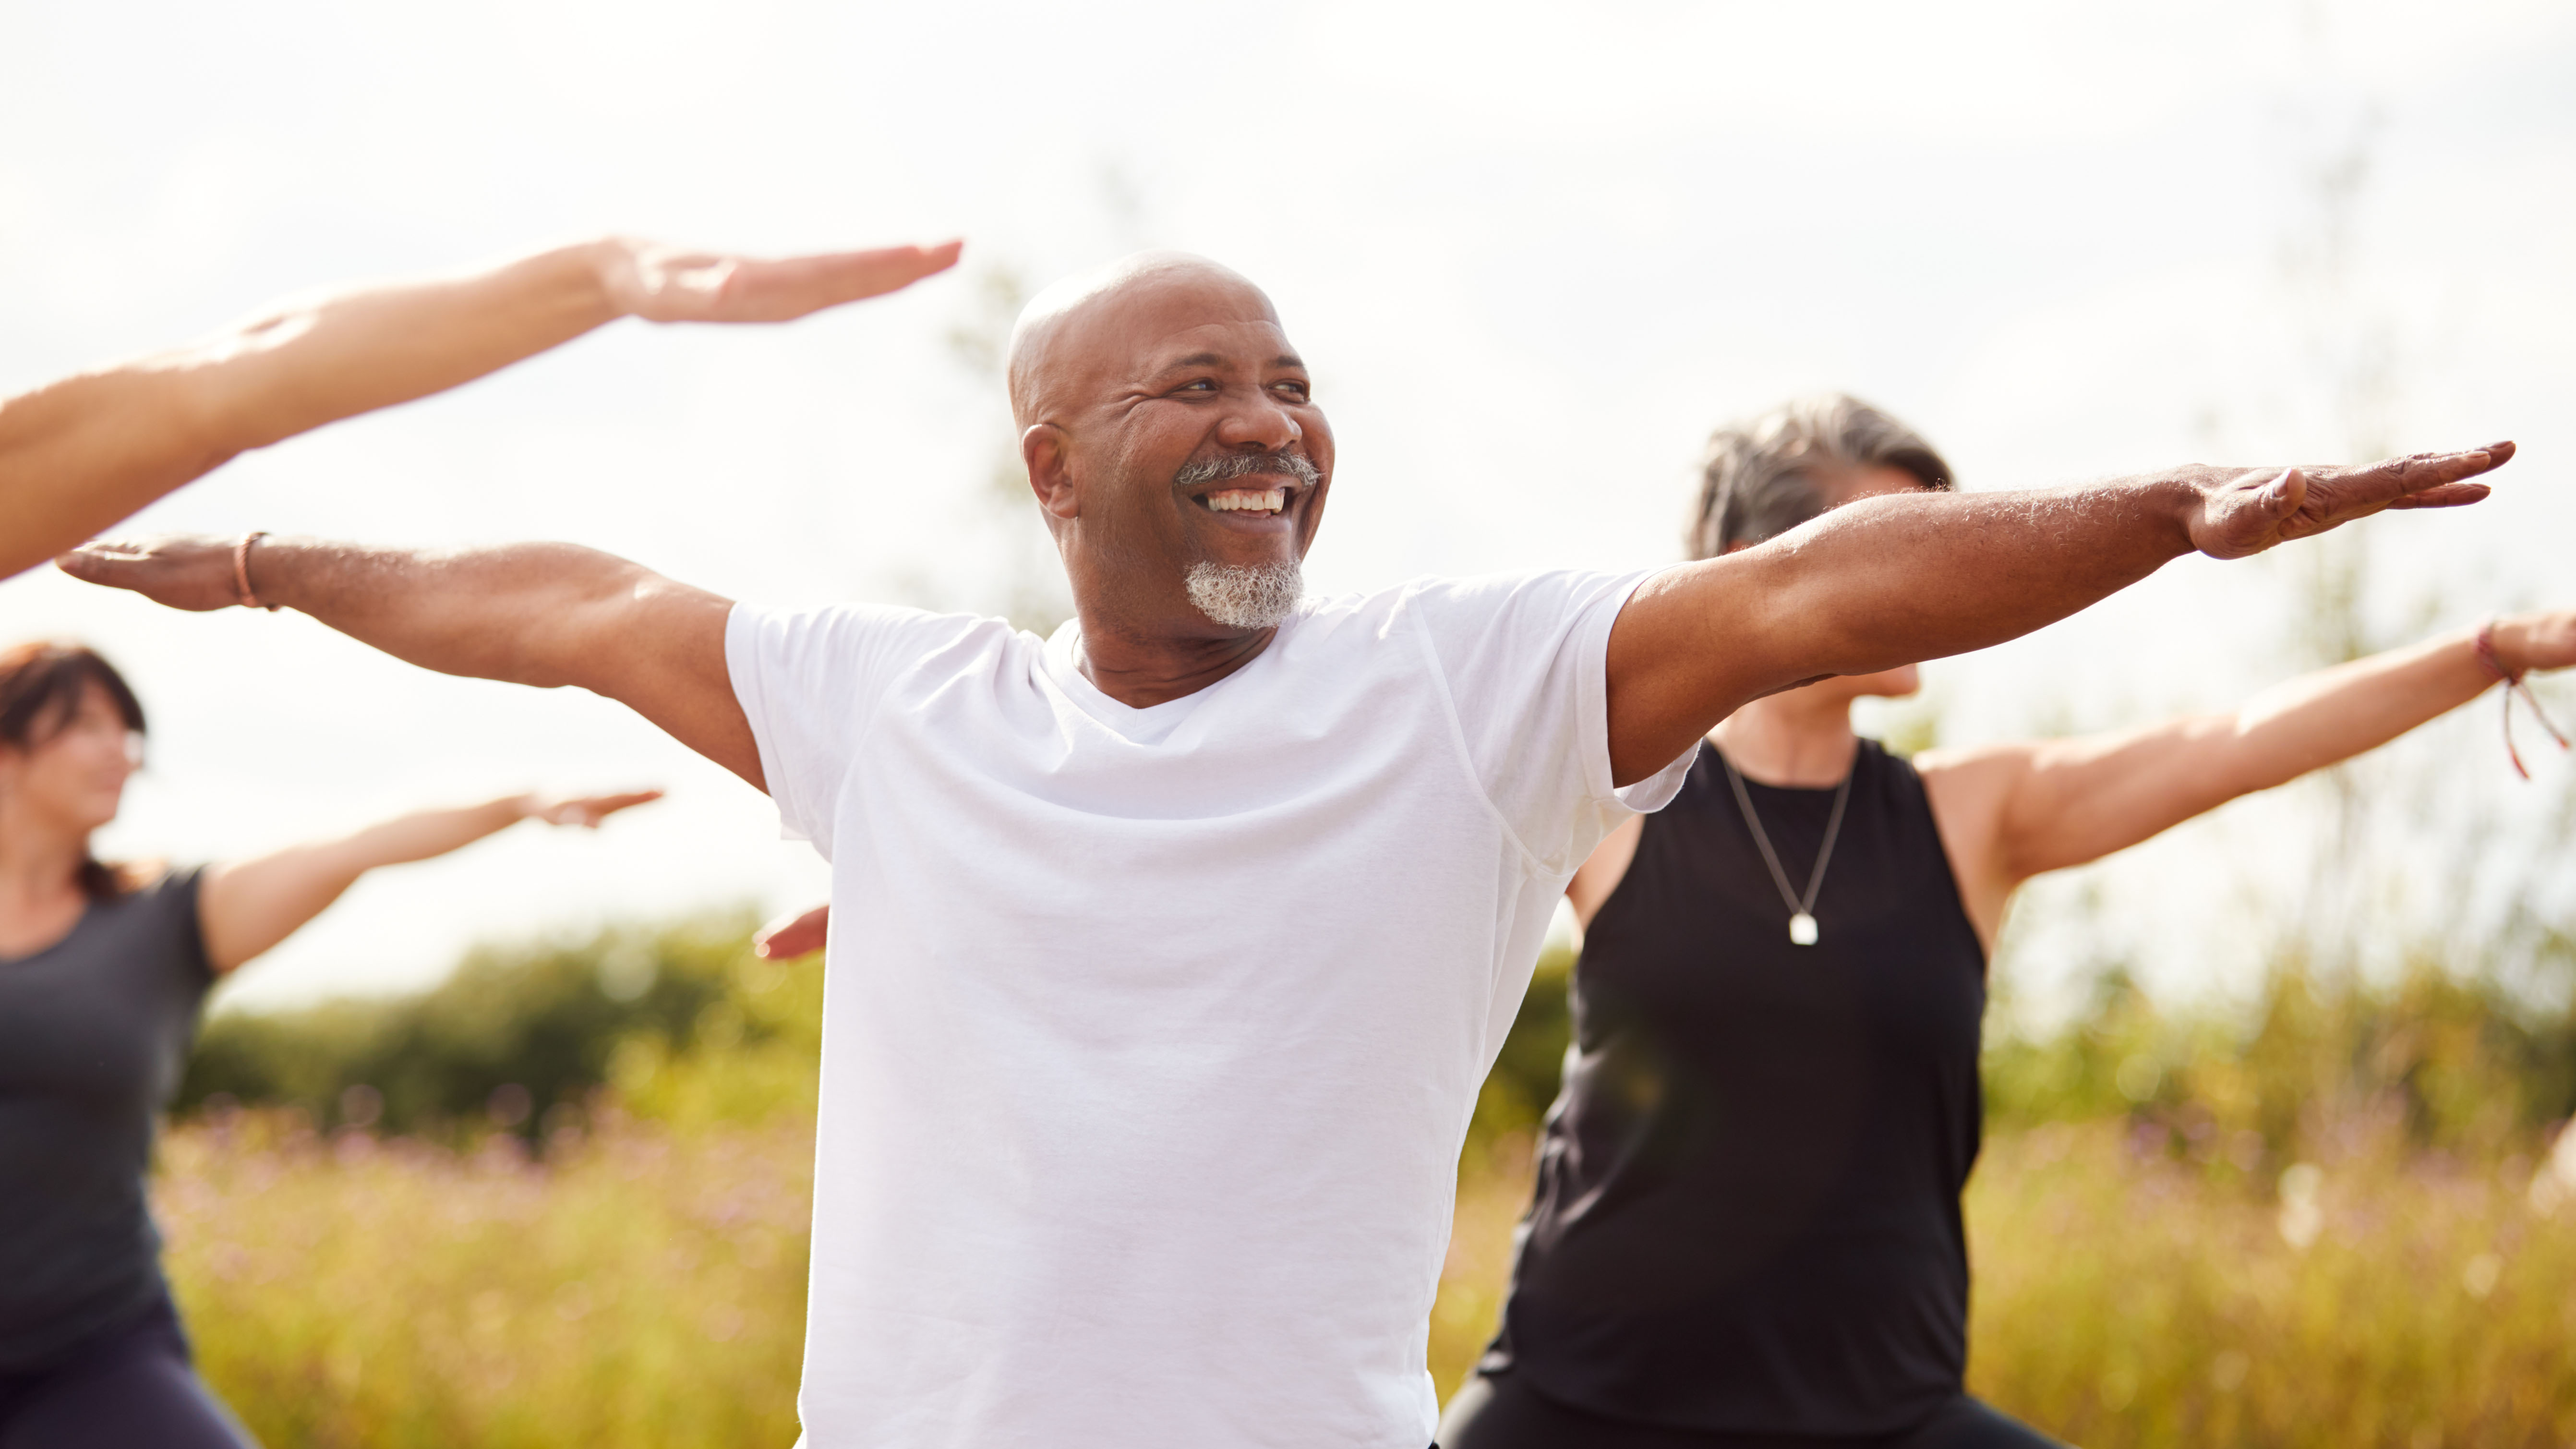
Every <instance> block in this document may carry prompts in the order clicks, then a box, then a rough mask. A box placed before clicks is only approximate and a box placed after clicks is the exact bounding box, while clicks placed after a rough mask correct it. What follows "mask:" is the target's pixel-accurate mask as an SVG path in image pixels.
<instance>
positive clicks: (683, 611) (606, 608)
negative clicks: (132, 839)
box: [61, 534, 767, 789]
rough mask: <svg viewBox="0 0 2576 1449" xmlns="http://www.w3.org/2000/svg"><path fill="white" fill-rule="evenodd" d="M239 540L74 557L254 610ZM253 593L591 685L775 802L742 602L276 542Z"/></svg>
mask: <svg viewBox="0 0 2576 1449" xmlns="http://www.w3.org/2000/svg"><path fill="white" fill-rule="evenodd" d="M234 549H235V544H234V542H233V540H231V539H222V538H208V537H204V536H202V535H196V534H171V535H164V536H162V537H159V538H151V539H142V540H137V541H134V542H130V543H116V542H100V543H94V544H90V545H88V546H86V547H84V548H80V549H77V550H75V551H73V552H71V553H68V554H65V555H64V556H63V557H62V559H61V563H62V568H63V571H64V572H65V573H68V574H71V575H72V576H73V577H75V578H80V579H85V580H87V581H88V582H90V583H94V584H105V585H107V586H108V587H110V588H120V589H131V590H133V591H134V592H136V593H138V594H141V595H143V596H144V597H146V598H148V599H151V600H153V601H154V602H156V603H161V604H167V605H169V606H170V607H171V608H174V609H191V610H200V611H202V610H209V609H222V608H229V607H231V606H233V605H235V604H237V603H239V602H241V595H240V580H239V579H238V578H237V577H236V575H235V572H234ZM247 562H248V566H249V569H248V571H249V575H250V585H251V589H252V591H253V592H254V593H255V594H256V595H257V596H258V597H259V598H260V599H261V600H262V601H264V602H267V603H271V604H277V605H280V606H282V607H285V608H290V609H296V610H300V611H302V612H304V613H307V614H310V615H312V616H313V617H314V618H316V619H319V620H321V621H322V622H323V623H325V624H328V625H330V626H331V627H332V628H334V629H337V630H339V631H340V632H341V633H343V634H346V635H348V636H349V637H351V638H353V639H356V640H358V641H359V642H360V643H363V644H369V645H372V646H374V647H375V648H378V649H381V650H383V651H385V652H386V653H388V654H391V655H393V656H394V657H395V658H397V659H402V660H406V661H408V662H410V663H413V664H417V665H419V666H421V667H422V668H424V669H435V670H437V671H439V672H440V673H442V674H461V675H465V676H467V677H469V678H474V679H498V680H503V681H505V682H508V683H511V684H530V685H535V686H537V687H539V688H547V689H551V688H556V687H560V686H562V685H567V684H569V685H578V686H580V687H581V688H583V689H587V690H589V691H591V692H592V693H594V694H600V695H605V696H607V697H608V698H610V699H613V700H616V701H618V702H619V703H621V704H624V705H626V706H627V707H628V708H630V709H633V710H634V711H635V712H636V713H637V714H640V715H642V716H644V717H645V718H646V719H648V720H651V721H652V722H653V723H654V724H656V725H659V726H660V727H661V728H662V729H663V730H664V731H665V732H666V733H668V734H670V735H671V736H672V737H673V738H674V739H677V740H678V741H679V742H680V743H682V744H684V745H687V746H688V747H689V748H691V749H693V750H696V751H697V752H698V753H699V754H702V755H704V756H706V757H707V758H708V759H711V760H713V761H715V762H716V763H717V764H719V765H722V766H724V767H725V768H726V769H728V770H731V771H733V772H734V773H735V774H737V775H740V776H741V777H743V778H744V779H745V780H748V781H750V782H751V783H752V784H753V785H755V786H760V787H761V788H764V789H765V788H767V787H766V785H765V784H763V781H762V778H761V773H760V750H759V747H758V746H757V745H756V744H754V743H753V741H752V736H751V724H750V721H749V720H747V719H746V718H744V716H743V712H742V705H741V703H740V702H739V701H737V700H736V699H735V697H734V692H733V682H732V677H731V674H730V673H729V672H728V670H727V669H726V667H725V619H726V616H727V615H728V614H729V613H730V612H731V611H732V609H733V605H732V603H731V601H729V600H726V599H721V598H718V597H717V596H716V595H714V594H710V593H708V592H707V591H705V590H704V589H696V588H691V587H690V586H688V585H687V584H682V583H675V582H673V581H672V580H670V579H666V578H664V577H662V576H661V575H660V574H657V573H654V572H653V571H652V570H650V569H648V568H645V567H643V566H642V565H640V564H635V563H630V562H628V561H627V560H625V559H622V558H618V557H617V556H615V555H614V554H605V553H601V552H599V551H598V550H596V549H587V548H579V547H575V546H574V545H572V544H568V543H523V544H510V545H507V546H504V547H499V548H473V549H403V548H362V547H359V546H358V545H355V544H345V543H325V542H320V541H317V540H312V539H293V538H266V537H263V538H262V539H261V540H260V541H259V544H258V546H257V547H256V548H254V549H252V550H251V551H250V554H249V557H248V560H247Z"/></svg>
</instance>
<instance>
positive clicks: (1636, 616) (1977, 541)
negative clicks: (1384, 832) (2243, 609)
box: [1608, 477, 2194, 783]
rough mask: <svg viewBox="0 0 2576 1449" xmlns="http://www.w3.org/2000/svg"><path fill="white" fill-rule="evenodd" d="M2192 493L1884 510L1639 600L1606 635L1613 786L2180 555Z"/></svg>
mask: <svg viewBox="0 0 2576 1449" xmlns="http://www.w3.org/2000/svg"><path fill="white" fill-rule="evenodd" d="M2193 497H2194V495H2193V493H2192V490H2191V489H2190V488H2189V486H2188V485H2187V484H2186V483H2184V482H2182V481H2180V480H2178V479H2175V478H2167V477H2147V478H2136V479H2121V480H2116V481H2113V482H2107V483H2093V484H2083V485H2078V486H2076V487H2071V488H2062V489H2052V490H2048V491H2044V492H2032V493H1996V494H1978V495H1972V496H1966V497H1960V496H1954V495H1946V494H1943V495H1920V494H1918V495H1894V496H1884V497H1877V498H1869V499H1864V500H1862V501H1860V502H1856V503H1853V504H1850V505H1848V506H1846V507H1843V508H1839V509H1836V510H1834V511H1833V512H1831V513H1828V514H1826V515H1825V516H1824V517H1822V518H1819V519H1817V520H1815V521H1814V522H1811V523H1808V524H1806V525H1805V526H1803V527H1801V528H1797V529H1794V530H1792V531H1791V532H1789V533H1787V534H1784V535H1782V536H1781V537H1779V538H1777V539H1774V540H1772V541H1771V542H1769V543H1766V544H1762V545H1760V546H1758V547H1755V548H1750V549H1746V550H1743V551H1741V552H1738V553H1732V554H1728V555H1726V556H1724V557H1722V558H1715V559H1708V560H1704V561H1702V562H1699V563H1695V564H1689V565H1686V566H1684V567H1682V568H1678V569H1673V570H1670V571H1668V572H1666V573H1664V574H1661V575H1659V576H1657V577H1655V578H1653V579H1650V580H1648V581H1647V582H1646V583H1645V584H1644V585H1643V586H1641V587H1640V588H1639V589H1638V591H1637V593H1636V595H1635V596H1634V597H1633V598H1632V599H1630V601H1629V603H1628V606H1627V608H1626V609H1624V610H1623V611H1622V612H1621V614H1620V616H1619V620H1618V623H1617V625H1616V626H1615V627H1614V628H1613V630H1612V632H1611V637H1610V658H1609V670H1608V673H1609V690H1610V712H1611V720H1612V742H1611V743H1612V770H1613V775H1614V777H1615V778H1617V779H1619V780H1621V781H1622V782H1623V783H1624V782H1625V781H1628V780H1633V779H1637V778H1641V777H1642V775H1643V774H1644V773H1645V772H1647V771H1649V770H1652V769H1654V768H1656V767H1658V766H1659V765H1660V764H1661V762H1662V761H1664V760H1668V759H1670V758H1672V757H1673V756H1674V755H1675V754H1676V753H1678V752H1679V751H1680V750H1682V749H1684V748H1686V747H1687V746H1688V745H1689V743H1690V741H1691V740H1693V739H1696V738H1697V737H1698V736H1699V735H1700V733H1702V732H1703V731H1705V730H1707V729H1708V728H1709V727H1710V726H1711V725H1713V724H1715V723H1716V722H1717V721H1718V720H1720V719H1723V718H1725V717H1726V716H1727V715H1728V714H1730V713H1732V712H1733V711H1734V710H1735V709H1736V708H1737V707H1738V706H1740V705H1742V704H1743V703H1745V702H1746V701H1747V700H1751V699H1755V698H1759V697H1760V696H1762V695H1766V694H1771V693H1775V692H1777V691H1779V690H1782V689H1786V688H1789V687H1791V686H1794V685H1797V684H1801V683H1804V682H1806V681H1809V680H1813V679H1818V678H1822V677H1825V676H1827V675H1833V674H1866V673H1870V672H1873V671H1876V670H1880V669H1886V668H1890V667H1892V666H1895V665H1898V664H1908V663H1913V662H1916V661H1919V660H1923V659H1932V658H1938V657H1940V656H1942V655H1946V654H1957V653H1961V652H1964V651H1967V650H1971V649H1978V648H1983V647H1985V646H1986V645H1989V644H1994V643H1998V642H2000V641H2002V640H2005V639H2010V638H2012V637H2014V636H2016V635H2019V634H2023V633H2027V632H2029V631H2030V630H2032V629H2036V628H2038V627H2040V626H2041V625H2043V624H2047V623H2050V622H2052V621H2054V620H2057V619H2061V618H2064V617H2065V616H2066V615H2068V614H2071V613H2074V612H2075V611H2076V610H2078V609H2081V608H2083V607H2085V606H2086V605H2088V604H2091V603H2093V602H2094V601H2096V600H2098V599H2100V598H2102V597H2104V596H2105V595H2108V594H2111V593H2113V592H2115V591H2117V590H2119V589H2121V588H2124V587H2126V586H2128V585H2129V584H2132V583H2135V582H2136V581H2137V580H2139V579H2141V578H2144V577H2146V576H2147V575H2148V574H2150V573H2153V572H2154V571H2155V570H2156V569H2157V568H2158V567H2159V566H2161V565H2162V564H2163V563H2164V562H2165V561H2166V560H2167V559H2170V558H2173V557H2174V556H2175V555H2177V554H2181V553H2187V552H2189V551H2191V548H2192V542H2191V537H2190V534H2189V531H2188V528H2187V526H2186V523H2185V521H2184V517H2183V514H2184V510H2185V509H2186V508H2187V507H2188V506H2190V504H2191V503H2192V501H2193Z"/></svg>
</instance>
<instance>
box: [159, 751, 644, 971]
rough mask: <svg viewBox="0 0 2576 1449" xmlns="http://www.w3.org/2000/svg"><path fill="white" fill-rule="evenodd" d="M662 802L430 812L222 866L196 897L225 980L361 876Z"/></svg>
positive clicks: (502, 805) (518, 804) (515, 804)
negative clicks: (505, 835) (531, 824)
mask: <svg viewBox="0 0 2576 1449" xmlns="http://www.w3.org/2000/svg"><path fill="white" fill-rule="evenodd" d="M661 795H662V792H661V791H659V790H641V791H635V792H633V793H629V794H623V795H598V796H591V797H588V798H580V799H568V800H541V799H539V798H537V797H536V796H533V795H512V796H510V797H509V798H507V799H503V800H494V801H491V802H489V803H487V804H482V805H469V806H466V807H465V808H463V809H460V810H423V811H420V812H419V813H417V814H413V815H405V816H402V817H400V818H398V819H393V820H388V821H386V822H384V823H383V824H381V825H374V826H370V827H368V828H367V829H365V830H361V831H359V832H358V833H356V834H355V835H349V836H344V837H342V838H340V839H338V840H326V841H321V842H318V843H316V844H312V845H298V846H291V847H289V848H287V849H285V850H281V851H277V852H276V853H274V854H271V855H263V856H260V857H259V858H257V859H256V860H245V861H240V862H238V863H235V864H230V865H219V866H216V867H214V868H213V869H211V870H209V871H207V872H206V879H205V883H204V884H203V885H202V886H200V887H199V888H198V895H197V918H198V921H199V923H200V925H202V927H203V928H204V931H205V937H206V955H207V956H208V957H209V958H210V960H211V961H212V963H213V965H214V968H215V970H216V971H217V972H218V973H222V972H226V971H230V970H232V969H233V968H235V967H237V966H240V965H241V964H242V963H244V962H246V961H248V960H250V959H251V958H252V957H254V956H257V955H259V954H260V953H261V952H263V951H266V950H267V949H268V948H270V947H271V946H274V945H276V944H277V943H278V942H280V941H283V940H285V939H286V938H287V937H288V936H291V935H293V934H294V933H295V931H296V929H297V928H298V927H300V926H302V925H303V924H304V923H305V922H307V921H309V920H312V919H313V918H314V917H315V916H318V915H320V914H322V911H323V908H324V907H326V906H328V905H330V904H331V903H332V902H333V901H335V900H338V899H339V898H340V893H341V892H342V891H345V890H347V889H348V888H349V887H350V886H351V885H353V884H355V883H356V881H357V879H358V877H360V876H362V875H364V874H366V873H367V872H368V871H371V870H374V869H375V868H376V867H378V866H383V865H400V864H402V863H403V862H405V861H413V860H427V859H429V858H430V857H432V856H436V855H445V854H447V853H448V852H449V851H451V850H457V849H461V848H463V847H465V846H468V845H471V844H473V843H474V842H475V841H478V840H481V839H482V838H483V837H484V836H487V835H490V834H492V833H494V832H495V831H499V830H504V829H507V828H508V827H510V826H512V825H516V824H517V823H519V822H520V821H522V820H543V821H545V822H546V823H547V824H549V825H582V826H588V827H592V828H597V826H598V825H599V822H600V821H602V820H605V819H607V818H608V817H609V816H611V815H614V814H616V813H617V812H618V811H620V810H624V809H626V808H628V807H629V806H634V805H641V804H643V803H645V802H646V801H648V800H658V799H660V798H661Z"/></svg>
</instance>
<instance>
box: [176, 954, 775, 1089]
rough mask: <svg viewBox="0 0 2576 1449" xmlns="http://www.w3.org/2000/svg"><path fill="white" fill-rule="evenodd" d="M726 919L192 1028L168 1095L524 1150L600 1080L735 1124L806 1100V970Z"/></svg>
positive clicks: (479, 961)
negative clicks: (517, 1145) (515, 1138)
mask: <svg viewBox="0 0 2576 1449" xmlns="http://www.w3.org/2000/svg"><path fill="white" fill-rule="evenodd" d="M753 924H754V922H753V920H752V918H751V917H750V916H749V915H748V914H724V915H716V916H709V917H702V918H697V919H692V920H687V921H681V922H676V923H672V924H667V925H662V926H658V927H643V926H622V927H613V928H611V929H608V930H604V931H601V932H599V933H598V934H596V935H594V936H592V937H590V938H589V939H587V940H582V941H576V942H553V943H536V944H526V945H518V946H487V947H482V948H478V949H476V950H475V951H473V952H472V953H470V954H469V955H468V956H467V957H466V958H465V960H464V962H463V963H462V964H461V965H460V966H459V967H458V968H457V970H456V972H455V974H453V975H452V976H450V977H449V978H448V979H447V980H446V981H445V982H443V983H442V984H440V985H439V986H438V987H436V988H435V989H433V990H430V991H426V992H422V993H419V994H417V995H410V996H396V997H384V998H376V999H367V1000H352V1001H335V1002H329V1003H326V1004H323V1005H320V1006H315V1007H311V1008H308V1009H305V1010H301V1011H295V1012H284V1013H274V1014H255V1013H250V1012H227V1013H220V1014H218V1015H216V1016H215V1017H213V1018H212V1019H211V1020H209V1021H208V1022H207V1023H206V1027H205V1030H204V1033H203V1034H202V1036H201V1037H200V1039H199V1041H198V1045H197V1051H196V1055H195V1058H194V1059H193V1060H192V1061H191V1062H190V1064H189V1068H188V1073H187V1077H186V1079H185V1081H184V1082H183V1083H182V1085H181V1087H180V1091H179V1096H178V1103H177V1110H178V1112H179V1113H180V1114H182V1115H185V1114H188V1113H191V1112H195V1111H199V1110H202V1109H204V1108H206V1107H208V1106H210V1105H211V1106H214V1107H218V1108H222V1107H231V1106H263V1107H286V1108H293V1109H296V1110H299V1111H301V1112H302V1113H303V1114H304V1115H305V1117H306V1118H307V1119H308V1120H309V1121H311V1122H312V1123H314V1124H315V1125H317V1126H321V1127H332V1126H340V1125H355V1126H363V1127H373V1128H377V1129H380V1130H382V1131H387V1132H394V1133H419V1132H437V1131H442V1130H450V1129H453V1128H455V1127H457V1126H459V1125H461V1124H481V1123H485V1122H489V1123H490V1124H492V1125H496V1126H500V1127H505V1128H510V1129H513V1130H516V1131H518V1132H520V1133H521V1134H522V1135H524V1136H527V1137H530V1138H532V1139H533V1138H537V1137H540V1136H542V1135H543V1134H544V1133H545V1131H546V1130H547V1129H548V1128H549V1127H550V1126H557V1125H561V1124H562V1123H563V1122H565V1121H566V1120H567V1118H568V1117H571V1116H577V1114H578V1113H579V1112H580V1111H581V1110H582V1109H583V1104H584V1103H585V1102H587V1101H588V1099H589V1098H590V1096H591V1095H592V1094H593V1093H594V1092H595V1091H596V1090H597V1089H599V1088H600V1087H602V1086H604V1085H608V1084H611V1083H613V1084H615V1085H616V1086H617V1087H618V1088H620V1089H621V1092H622V1095H623V1098H624V1100H626V1101H627V1102H628V1103H629V1104H630V1105H632V1106H634V1107H636V1108H637V1109H638V1110H644V1111H648V1112H653V1113H656V1114H659V1115H665V1116H671V1117H675V1118H676V1117H689V1118H699V1119H722V1120H747V1119H751V1118H756V1117H759V1116H762V1115H766V1114H768V1113H771V1112H774V1111H781V1110H796V1109H798V1108H802V1109H803V1110H805V1111H807V1112H810V1111H811V1109H812V1103H813V1094H814V1086H813V1076H814V1065H813V1063H814V1056H815V1053H816V1051H817V1050H818V1049H819V1047H820V1043H821V1040H822V979H821V977H822V973H821V970H820V963H819V961H817V962H807V963H802V964H799V963H793V962H787V963H781V962H771V961H763V960H761V959H760V958H758V957H756V956H754V955H753V954H752V953H751V947H750V933H751V929H752V926H753Z"/></svg>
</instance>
